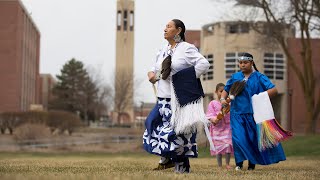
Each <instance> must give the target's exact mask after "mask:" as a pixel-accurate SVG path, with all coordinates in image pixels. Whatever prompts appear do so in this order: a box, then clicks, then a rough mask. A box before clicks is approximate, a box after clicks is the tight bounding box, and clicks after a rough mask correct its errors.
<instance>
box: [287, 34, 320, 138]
mask: <svg viewBox="0 0 320 180" xmlns="http://www.w3.org/2000/svg"><path fill="white" fill-rule="evenodd" d="M300 40H301V39H299V38H289V39H288V47H289V51H290V53H291V54H293V57H295V59H296V61H295V62H296V63H297V64H298V66H299V67H300V69H301V67H302V61H301V59H300V58H299V57H300V51H301V42H300ZM311 47H312V64H313V71H314V73H315V75H316V76H315V78H316V81H317V82H316V87H317V88H318V89H319V88H320V61H319V57H320V51H319V50H320V39H313V40H311ZM288 92H289V98H288V114H289V117H288V118H289V122H290V124H289V126H290V129H291V130H292V131H293V132H296V133H303V132H304V130H305V127H306V112H307V107H306V106H305V104H306V103H305V98H304V93H303V91H302V86H301V84H300V81H299V80H298V78H297V75H296V74H295V72H294V71H293V69H292V68H291V67H290V66H288ZM315 94H316V95H317V97H316V99H315V100H317V99H318V98H319V96H320V93H319V91H316V92H315ZM317 122H318V124H317V128H316V131H317V132H318V133H320V123H319V122H320V116H318V120H317Z"/></svg>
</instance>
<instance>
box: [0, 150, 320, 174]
mask: <svg viewBox="0 0 320 180" xmlns="http://www.w3.org/2000/svg"><path fill="white" fill-rule="evenodd" d="M157 162H158V157H156V156H153V155H147V154H145V153H138V154H56V155H52V154H51V155H50V154H49V155H48V154H43V155H39V154H38V155H32V154H14V153H2V154H0V179H139V180H140V179H152V180H156V179H186V178H188V179H200V180H201V179H226V180H228V179H259V180H263V179H318V178H319V177H320V172H319V170H320V169H319V167H320V157H315V158H302V157H290V158H288V159H287V161H284V162H281V163H279V164H275V165H270V166H257V168H256V170H255V171H242V172H235V171H234V170H229V171H227V170H225V169H220V168H218V167H217V165H216V161H215V159H214V158H213V157H210V158H197V159H191V168H192V169H191V171H192V172H191V173H190V174H183V175H182V174H175V173H174V172H173V169H168V170H165V171H153V170H152V168H154V167H155V166H156V163H157ZM232 162H233V160H232Z"/></svg>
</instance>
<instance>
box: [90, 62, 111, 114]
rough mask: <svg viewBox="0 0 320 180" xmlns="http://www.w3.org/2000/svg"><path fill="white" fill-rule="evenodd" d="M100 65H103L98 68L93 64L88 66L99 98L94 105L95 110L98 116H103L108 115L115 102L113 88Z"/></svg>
mask: <svg viewBox="0 0 320 180" xmlns="http://www.w3.org/2000/svg"><path fill="white" fill-rule="evenodd" d="M100 67H102V66H98V67H97V68H95V67H92V66H90V67H87V70H88V72H89V76H90V78H91V79H92V82H93V83H94V84H95V87H96V88H97V92H96V93H97V94H96V97H97V98H96V101H95V103H94V105H93V108H94V109H93V111H94V114H95V115H96V117H102V116H104V115H106V114H107V113H108V112H109V111H110V109H111V107H112V104H113V97H112V88H111V86H110V84H109V83H108V82H107V81H106V80H105V78H104V75H103V74H102V71H101V68H100Z"/></svg>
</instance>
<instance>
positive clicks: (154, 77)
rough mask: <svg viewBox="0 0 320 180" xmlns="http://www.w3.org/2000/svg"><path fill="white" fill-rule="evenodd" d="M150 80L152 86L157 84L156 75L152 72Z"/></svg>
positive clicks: (149, 76) (149, 75)
mask: <svg viewBox="0 0 320 180" xmlns="http://www.w3.org/2000/svg"><path fill="white" fill-rule="evenodd" d="M148 78H149V81H150V82H151V83H152V84H154V83H156V82H157V78H156V74H155V73H154V72H152V71H150V72H148Z"/></svg>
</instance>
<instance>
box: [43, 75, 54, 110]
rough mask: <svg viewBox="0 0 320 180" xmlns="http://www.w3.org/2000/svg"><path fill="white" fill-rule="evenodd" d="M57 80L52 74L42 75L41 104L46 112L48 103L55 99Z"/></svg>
mask: <svg viewBox="0 0 320 180" xmlns="http://www.w3.org/2000/svg"><path fill="white" fill-rule="evenodd" d="M55 84H56V80H55V79H54V78H53V77H52V75H51V74H40V93H39V104H41V105H42V106H43V109H44V110H48V103H49V102H50V100H52V98H53V94H52V88H53V87H54V86H55Z"/></svg>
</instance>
